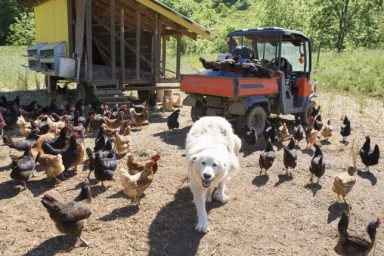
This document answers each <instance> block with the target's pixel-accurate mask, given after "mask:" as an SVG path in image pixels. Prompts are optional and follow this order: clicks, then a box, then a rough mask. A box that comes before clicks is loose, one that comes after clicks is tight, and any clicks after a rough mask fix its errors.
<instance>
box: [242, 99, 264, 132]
mask: <svg viewBox="0 0 384 256" xmlns="http://www.w3.org/2000/svg"><path fill="white" fill-rule="evenodd" d="M266 119H267V113H266V112H265V109H264V108H263V107H262V106H254V107H252V108H250V109H249V110H248V111H247V119H246V121H245V123H246V125H247V126H248V127H249V128H252V127H253V128H255V130H256V133H257V135H258V136H260V135H262V134H263V132H264V128H265V120H266Z"/></svg>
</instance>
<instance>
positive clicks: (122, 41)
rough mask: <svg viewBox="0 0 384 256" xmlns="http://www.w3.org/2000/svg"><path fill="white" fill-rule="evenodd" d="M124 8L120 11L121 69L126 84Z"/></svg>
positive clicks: (122, 80) (122, 78)
mask: <svg viewBox="0 0 384 256" xmlns="http://www.w3.org/2000/svg"><path fill="white" fill-rule="evenodd" d="M124 47H125V45H124V9H121V12H120V69H121V84H122V85H123V84H125V49H124Z"/></svg>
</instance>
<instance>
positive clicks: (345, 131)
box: [340, 116, 351, 142]
mask: <svg viewBox="0 0 384 256" xmlns="http://www.w3.org/2000/svg"><path fill="white" fill-rule="evenodd" d="M340 134H341V136H343V142H345V138H346V137H348V136H349V135H351V122H350V121H349V119H348V117H347V116H345V117H344V120H343V124H342V125H341V127H340Z"/></svg>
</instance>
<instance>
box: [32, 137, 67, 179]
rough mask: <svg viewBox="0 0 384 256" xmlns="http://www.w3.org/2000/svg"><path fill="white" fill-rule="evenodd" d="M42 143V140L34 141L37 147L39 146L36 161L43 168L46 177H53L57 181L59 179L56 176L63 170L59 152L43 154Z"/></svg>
mask: <svg viewBox="0 0 384 256" xmlns="http://www.w3.org/2000/svg"><path fill="white" fill-rule="evenodd" d="M42 143H43V141H42V140H38V141H37V142H36V145H38V147H39V148H40V151H39V153H38V155H37V157H36V161H37V162H38V163H39V164H40V166H41V167H42V169H44V171H45V173H46V174H47V177H48V178H50V179H54V180H55V181H56V182H57V183H59V182H60V180H58V179H57V177H58V176H60V175H61V174H62V173H63V172H64V170H65V167H64V165H63V160H62V156H61V155H60V154H58V155H50V154H45V153H44V151H43V150H41V144H42Z"/></svg>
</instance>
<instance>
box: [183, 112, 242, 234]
mask: <svg viewBox="0 0 384 256" xmlns="http://www.w3.org/2000/svg"><path fill="white" fill-rule="evenodd" d="M240 148H241V140H240V139H239V137H237V136H236V135H235V134H234V133H233V130H232V126H231V124H230V123H229V122H228V121H227V120H225V119H224V118H222V117H213V116H207V117H202V118H200V119H199V120H198V121H197V122H195V123H194V124H193V126H192V128H191V130H190V131H189V133H188V135H187V139H186V151H187V152H186V156H187V160H188V175H189V180H190V187H191V191H192V193H193V200H194V202H195V205H196V209H197V217H198V223H197V225H196V230H198V231H200V232H204V233H205V232H207V231H209V228H208V217H207V211H206V209H205V202H206V201H208V202H211V201H212V192H213V190H214V188H215V187H217V190H216V191H215V194H214V195H213V197H214V198H215V199H217V200H218V201H220V202H222V203H225V202H227V201H228V197H227V196H226V195H225V182H226V181H227V180H228V177H229V175H230V173H231V172H233V171H236V170H239V168H240V164H239V159H238V158H237V154H238V153H239V151H240Z"/></svg>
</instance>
